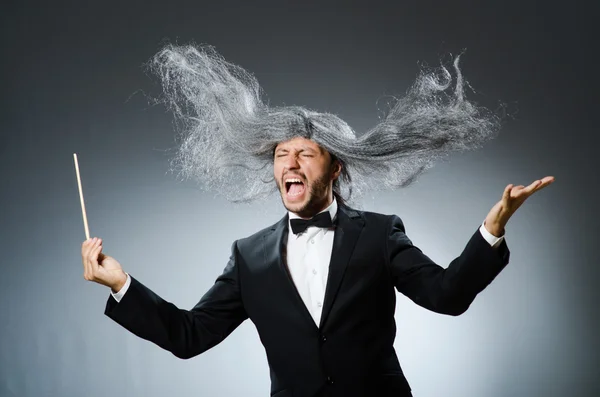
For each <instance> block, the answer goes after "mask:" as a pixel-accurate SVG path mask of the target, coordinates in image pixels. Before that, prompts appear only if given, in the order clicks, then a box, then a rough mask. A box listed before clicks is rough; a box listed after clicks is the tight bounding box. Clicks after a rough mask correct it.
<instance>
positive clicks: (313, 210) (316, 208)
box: [293, 196, 333, 219]
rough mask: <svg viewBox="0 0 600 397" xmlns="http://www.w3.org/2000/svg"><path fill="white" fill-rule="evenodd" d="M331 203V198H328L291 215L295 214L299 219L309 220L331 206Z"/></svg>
mask: <svg viewBox="0 0 600 397" xmlns="http://www.w3.org/2000/svg"><path fill="white" fill-rule="evenodd" d="M331 203H333V196H331V197H328V198H327V199H326V200H324V201H322V202H319V203H314V205H311V206H308V207H307V208H304V210H303V211H300V212H293V213H294V214H296V215H297V216H299V217H300V218H303V219H310V218H312V217H313V216H315V215H317V214H318V213H319V212H322V211H323V210H325V208H327V207H329V206H330V205H331Z"/></svg>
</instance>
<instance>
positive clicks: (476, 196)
mask: <svg viewBox="0 0 600 397" xmlns="http://www.w3.org/2000/svg"><path fill="white" fill-rule="evenodd" d="M204 3H206V4H204ZM217 3H218V2H216V1H213V2H201V1H195V2H185V3H184V2H171V4H170V5H167V2H158V1H153V2H148V1H145V2H142V1H129V2H121V3H118V2H112V3H110V2H100V1H98V2H88V3H87V4H85V2H77V3H76V2H73V3H72V4H68V3H60V2H43V1H37V2H23V1H21V2H16V1H13V2H9V3H8V4H7V3H4V5H3V7H2V12H1V13H0V15H1V17H0V18H1V20H0V26H1V27H0V28H1V29H2V52H1V54H2V62H1V63H0V67H1V68H2V73H1V74H0V78H1V79H2V80H1V83H2V84H1V87H2V88H1V91H0V92H1V93H2V94H1V95H2V97H1V101H2V102H1V105H2V106H1V108H0V112H1V113H0V115H1V117H0V132H1V136H0V186H1V187H0V189H1V195H0V232H1V238H0V253H1V258H2V259H1V260H0V263H1V272H0V298H1V302H2V303H1V304H0V333H1V334H0V336H1V337H0V352H1V357H0V395H2V396H36V397H38V396H106V395H113V396H114V395H133V396H165V395H168V396H217V395H219V396H267V395H268V394H269V373H268V366H267V362H266V357H265V354H264V350H263V348H262V346H261V344H260V341H259V339H258V336H257V333H256V329H255V328H254V326H253V325H252V323H251V322H249V321H247V322H245V323H244V324H242V326H241V327H240V328H239V329H237V330H236V331H235V332H234V333H233V334H232V335H231V336H230V337H229V338H228V339H227V340H226V341H224V342H223V343H222V344H220V345H219V346H217V347H215V348H213V349H212V350H210V351H208V352H207V353H205V354H204V355H201V356H199V357H196V358H194V359H191V360H186V361H184V360H179V359H177V358H175V357H174V356H172V355H171V354H170V353H168V352H166V351H163V350H161V349H160V348H158V347H156V346H154V345H153V344H151V343H149V342H146V341H143V340H140V339H137V338H136V337H134V336H133V335H131V334H129V333H128V332H127V331H125V330H124V329H123V328H121V327H120V326H118V325H117V324H115V323H114V322H112V321H111V320H110V319H109V318H107V317H105V316H104V315H103V310H104V305H105V301H106V299H107V298H108V290H107V289H106V288H104V287H101V286H98V285H95V284H92V283H89V282H86V281H84V279H83V277H82V273H83V272H82V266H81V259H80V245H81V242H82V241H83V239H84V234H83V226H82V220H81V214H80V209H79V198H78V194H77V185H76V179H75V172H74V169H73V162H72V153H73V152H77V153H79V159H80V167H81V173H82V178H83V186H84V193H85V197H86V204H87V209H88V216H89V221H90V228H91V232H92V235H94V236H100V237H102V238H103V239H104V240H105V251H106V252H107V253H108V254H111V255H113V256H115V257H116V258H117V259H118V260H119V261H120V262H121V263H122V264H123V266H124V268H125V269H126V270H127V271H128V272H130V273H131V274H133V275H135V276H136V277H137V278H138V279H139V280H141V281H142V282H144V283H145V284H146V285H147V286H149V287H150V288H152V289H153V290H154V291H156V292H157V293H159V294H160V295H161V296H163V297H164V298H166V299H167V300H170V301H172V302H174V303H176V304H177V305H179V306H180V307H184V308H191V307H192V306H193V305H194V304H195V303H196V302H197V301H198V300H199V299H200V297H201V296H202V294H203V293H204V292H205V291H206V290H207V289H208V288H209V287H210V285H211V284H212V283H213V282H214V280H215V278H216V276H217V275H218V274H219V273H220V272H221V271H222V269H223V267H224V266H225V263H226V261H227V259H228V256H229V249H230V246H231V243H232V241H233V240H234V239H237V238H241V237H245V236H247V235H249V234H251V233H253V232H255V231H257V230H258V229H260V228H262V227H265V226H267V225H268V224H270V223H272V222H275V221H276V220H278V219H279V218H280V217H281V216H282V215H283V214H284V209H283V207H282V205H281V203H280V200H279V199H278V198H277V197H273V198H272V199H271V200H269V201H267V202H264V203H260V204H255V205H238V206H234V205H230V204H227V203H226V202H224V200H223V199H222V198H220V197H215V196H214V195H213V194H210V193H205V192H202V191H200V190H199V189H198V188H197V187H196V186H195V185H194V184H193V183H191V182H181V181H178V179H177V176H176V175H174V174H173V173H170V172H169V160H170V159H171V156H172V153H173V148H174V146H175V144H176V142H175V136H176V135H175V133H174V132H173V124H172V120H171V117H170V114H169V113H168V112H167V111H166V110H165V109H164V108H163V107H160V106H152V105H151V104H150V103H149V102H148V100H147V97H146V96H145V94H149V95H157V94H158V93H159V90H158V85H157V82H156V80H155V79H153V78H151V77H150V76H148V75H146V74H145V73H144V71H143V69H142V64H143V63H144V62H145V61H147V60H148V59H149V58H150V57H151V56H152V55H153V54H154V53H155V52H156V51H157V50H158V49H159V48H160V47H161V45H162V44H163V43H165V40H169V41H171V42H179V43H188V42H189V41H191V40H194V41H196V42H199V43H209V44H212V45H215V46H216V48H217V50H218V51H220V52H221V53H222V54H223V55H224V56H225V57H226V58H227V59H228V60H230V61H233V62H235V63H238V64H240V65H242V66H244V67H245V68H247V69H248V70H250V71H252V72H253V73H255V75H256V76H257V78H258V79H259V81H260V82H261V83H262V85H263V87H264V89H265V91H266V93H267V95H268V98H269V101H270V103H272V104H276V105H281V104H301V105H306V106H308V107H311V108H314V109H317V110H322V111H330V112H333V113H336V114H338V115H340V116H341V117H342V118H344V119H345V120H347V121H348V122H349V123H350V125H351V126H353V127H354V128H355V130H356V131H357V132H359V133H360V132H363V131H365V130H366V129H368V128H369V127H370V126H372V125H373V124H374V123H376V122H377V120H378V117H379V116H380V114H381V111H380V110H379V109H384V108H385V106H384V104H385V96H386V95H391V94H402V93H403V92H405V90H406V89H407V88H408V87H409V85H410V84H411V83H412V81H413V80H414V77H415V75H416V73H417V72H418V70H419V63H427V64H429V65H436V64H437V63H438V60H439V59H440V57H446V58H447V55H448V54H449V53H452V54H456V53H458V52H460V51H461V50H462V49H463V48H466V49H467V52H466V53H465V55H464V57H463V61H462V65H463V71H464V73H465V76H466V78H467V79H468V80H469V82H470V83H471V85H472V86H473V87H474V88H475V89H476V91H477V92H476V93H475V94H473V93H471V94H470V97H471V98H472V99H475V100H476V101H477V102H479V103H480V104H483V105H486V106H488V107H491V108H496V107H497V106H498V104H499V103H501V102H504V103H506V104H507V106H508V109H509V111H510V112H511V114H512V117H511V118H509V119H507V122H506V124H505V125H504V127H503V129H502V132H501V134H500V136H499V137H498V138H497V139H496V140H494V141H491V142H490V143H488V144H487V145H486V146H485V147H484V148H483V149H481V150H479V151H477V152H472V153H465V154H461V155H455V156H453V157H451V158H450V159H449V160H448V161H445V162H443V163H439V164H438V166H437V167H436V168H434V169H433V170H431V171H430V172H428V173H426V174H425V175H424V176H423V177H422V178H421V179H420V180H419V181H418V182H417V183H416V184H415V185H413V186H411V187H410V188H407V189H404V190H402V191H397V192H386V193H373V194H371V195H369V196H367V197H365V199H364V200H363V201H362V202H361V206H362V208H364V209H368V210H372V211H377V212H382V213H388V214H391V213H395V214H397V215H399V216H400V217H401V218H402V219H403V220H404V223H405V225H406V228H407V234H408V235H409V237H410V238H411V239H412V240H413V242H414V243H415V244H416V245H417V246H419V247H420V248H421V249H422V250H423V251H424V252H425V253H426V254H428V255H429V256H430V257H432V258H433V259H434V260H436V261H438V263H440V264H441V265H442V266H447V264H448V263H449V262H450V261H451V260H452V259H453V258H454V257H455V256H457V255H458V254H459V253H460V252H461V251H462V249H463V247H464V245H465V244H466V242H467V241H468V239H469V237H470V236H471V234H472V233H473V232H474V231H475V230H476V229H477V228H478V227H479V225H480V224H481V222H482V221H483V219H484V218H485V215H486V214H487V212H488V211H489V209H490V208H491V207H492V206H493V205H494V204H495V203H496V202H497V201H498V200H499V199H500V196H501V194H502V191H503V189H504V187H505V186H506V185H507V184H509V183H514V184H529V183H530V182H532V181H533V180H535V179H537V178H541V177H543V176H546V175H554V176H555V177H556V181H555V183H554V184H553V185H551V186H550V187H548V188H547V189H545V190H543V191H541V192H540V193H538V194H537V195H535V196H533V197H532V198H531V199H530V201H528V202H526V203H525V205H524V206H523V207H521V209H519V210H518V212H517V213H516V215H515V216H514V218H513V219H511V221H510V222H509V224H508V227H507V232H506V238H507V242H508V246H509V248H510V249H511V253H512V254H511V262H510V264H509V265H508V267H507V268H506V269H505V270H504V271H503V272H502V273H501V274H500V275H499V277H498V278H497V279H496V280H495V281H494V282H493V283H492V284H491V285H490V287H489V288H488V289H486V290H485V291H484V292H483V293H482V294H481V295H480V296H479V297H478V298H477V299H476V301H475V303H474V304H473V305H472V307H471V308H470V310H469V311H468V312H467V313H465V314H464V315H462V316H460V317H448V316H442V315H437V314H434V313H431V312H428V311H426V310H425V309H422V308H420V307H417V306H416V305H415V304H413V303H412V302H411V301H409V300H408V299H406V298H405V297H404V296H401V295H399V296H398V300H399V302H398V309H397V316H396V318H397V323H398V337H397V339H396V343H395V347H396V348H397V351H398V354H399V357H400V361H401V364H402V366H403V368H404V370H405V372H406V375H407V377H408V379H409V382H410V383H411V385H412V387H413V391H414V394H415V396H417V397H426V396H461V397H462V396H491V397H496V396H497V397H506V396H515V397H516V396H523V397H525V396H527V397H530V396H567V395H568V396H597V395H599V394H600V382H599V381H598V377H599V376H600V370H599V368H600V359H599V354H598V351H599V347H600V346H599V343H598V337H597V335H598V334H600V333H599V331H600V327H599V322H598V320H597V317H598V316H597V311H598V309H597V307H598V297H599V294H598V292H597V288H596V283H597V280H598V278H599V276H600V272H599V271H598V267H597V266H596V263H595V258H596V249H595V248H594V245H595V244H597V236H598V233H597V230H598V225H597V223H598V210H597V202H598V182H597V181H598V178H597V173H596V172H595V170H597V166H596V161H597V159H596V158H594V157H593V155H595V154H596V143H597V141H598V140H597V136H596V134H595V133H596V131H597V128H596V125H594V123H593V122H592V117H593V116H595V114H593V113H592V112H594V111H596V109H592V106H591V105H592V104H597V100H595V98H596V92H597V91H595V89H596V88H598V85H597V67H596V65H597V64H596V63H595V61H596V55H595V54H594V53H593V51H595V50H594V48H597V43H596V42H595V41H594V34H593V32H592V29H591V14H592V11H593V10H592V9H591V8H592V7H589V6H586V5H585V4H584V3H583V2H580V3H578V2H568V3H561V4H560V5H559V4H556V5H554V4H552V3H548V2H544V3H539V2H538V5H534V3H533V2H530V3H531V4H527V3H526V2H507V1H503V2H495V3H496V4H497V5H487V6H483V5H473V4H471V5H469V4H466V3H461V2H451V3H452V5H450V2H447V3H442V2H441V1H439V2H437V3H422V4H421V5H418V6H416V5H414V4H407V3H406V4H405V3H403V2H400V1H388V2H374V1H369V2H367V1H363V2H360V3H359V2H346V3H344V5H343V6H333V5H332V4H327V3H324V2H319V3H314V4H309V3H307V2H298V3H297V4H295V5H291V4H285V3H286V2H283V1H279V2H272V3H270V4H268V3H265V2H262V3H258V2H248V1H239V2H238V3H237V4H235V3H233V2H223V3H224V4H223V5H217ZM289 3H291V2H289ZM490 3H492V2H490ZM589 3H590V4H591V2H589ZM367 4H368V5H367ZM592 95H593V96H592Z"/></svg>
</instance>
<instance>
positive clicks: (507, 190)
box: [502, 183, 513, 202]
mask: <svg viewBox="0 0 600 397" xmlns="http://www.w3.org/2000/svg"><path fill="white" fill-rule="evenodd" d="M512 189H513V184H512V183H511V184H510V185H508V186H506V187H505V188H504V193H503V194H502V201H504V202H508V200H509V199H510V192H511V190H512Z"/></svg>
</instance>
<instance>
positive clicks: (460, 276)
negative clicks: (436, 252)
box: [387, 216, 510, 316]
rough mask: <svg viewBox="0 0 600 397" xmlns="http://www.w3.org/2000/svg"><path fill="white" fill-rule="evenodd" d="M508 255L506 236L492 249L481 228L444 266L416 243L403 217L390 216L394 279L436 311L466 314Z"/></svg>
mask: <svg viewBox="0 0 600 397" xmlns="http://www.w3.org/2000/svg"><path fill="white" fill-rule="evenodd" d="M509 257H510V251H509V250H508V246H507V244H506V239H503V241H502V243H501V244H500V245H499V246H498V247H496V248H493V247H491V246H490V244H489V243H488V242H487V241H485V239H484V238H483V236H482V235H481V232H480V231H479V229H478V230H476V231H475V233H474V234H473V236H472V237H471V239H470V240H469V242H468V243H467V245H466V247H465V248H464V250H463V252H462V253H461V254H460V256H459V257H457V258H455V259H454V260H453V261H452V262H450V265H449V266H448V267H447V268H443V267H441V266H439V265H437V264H436V263H434V262H433V261H432V260H431V259H430V258H429V257H427V256H426V255H425V254H423V252H422V251H421V250H420V249H419V248H417V247H416V246H414V245H413V243H412V242H411V241H410V239H409V238H408V237H407V236H406V234H405V229H404V224H403V223H402V220H401V219H400V218H398V217H397V216H392V217H391V218H390V223H389V228H388V239H387V258H388V259H389V267H390V274H391V277H392V282H393V284H394V286H395V287H396V289H397V290H398V291H399V292H400V293H402V294H404V295H406V296H407V297H408V298H410V299H411V300H412V301H413V302H415V303H416V304H418V305H420V306H422V307H424V308H426V309H429V310H432V311H434V312H437V313H442V314H449V315H453V316H457V315H460V314H462V313H464V312H465V311H466V310H467V309H468V308H469V306H470V305H471V303H472V302H473V300H474V299H475V297H476V296H477V294H479V293H480V292H481V291H483V289H484V288H485V287H487V286H488V285H489V284H490V283H491V282H492V280H494V278H495V277H496V276H497V275H498V274H499V273H500V272H501V271H502V269H503V268H504V267H505V266H506V265H507V264H508V261H509Z"/></svg>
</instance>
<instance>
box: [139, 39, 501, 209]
mask: <svg viewBox="0 0 600 397" xmlns="http://www.w3.org/2000/svg"><path fill="white" fill-rule="evenodd" d="M458 61H459V57H456V58H455V59H454V65H453V66H454V71H455V73H456V80H455V83H454V84H453V81H454V79H453V78H452V75H451V73H450V72H449V70H448V69H447V68H445V67H443V66H441V67H439V68H437V69H428V70H423V71H422V72H421V73H420V75H419V76H418V77H417V79H416V81H415V83H414V85H413V86H412V87H411V88H410V89H409V90H408V91H407V93H406V95H405V96H404V97H402V98H398V99H396V101H395V103H394V104H393V106H391V107H390V110H389V112H388V113H387V115H386V116H385V117H384V118H383V119H382V120H381V121H380V122H379V123H378V124H377V125H375V126H374V127H373V128H372V129H371V130H369V131H367V132H366V133H364V134H362V135H360V136H358V137H357V135H356V134H355V133H354V131H353V130H352V128H350V126H349V125H348V124H347V123H346V122H345V121H344V120H342V119H340V118H339V117H337V116H336V115H334V114H329V113H322V112H316V111H313V110H309V109H307V108H304V107H300V106H282V107H279V106H269V105H267V104H266V103H265V101H263V97H264V95H263V93H262V91H261V88H260V86H259V84H258V82H257V80H256V78H255V77H254V76H253V75H251V74H250V73H249V72H248V71H246V70H244V69H243V68H241V67H240V66H237V65H234V64H232V63H229V62H227V61H226V60H225V59H224V58H223V57H222V56H221V55H220V54H218V53H217V52H216V51H215V49H214V48H213V47H211V46H196V45H183V46H175V45H167V46H166V47H164V48H163V49H162V50H161V51H160V52H158V53H157V54H156V55H155V56H154V57H153V58H152V60H151V61H150V62H149V64H148V65H149V67H150V70H151V71H152V72H154V73H156V74H157V75H158V76H159V77H160V80H161V82H162V87H163V91H164V97H163V99H164V102H165V103H166V104H167V106H168V107H169V108H170V109H171V110H172V111H173V112H174V115H175V119H176V121H177V123H178V125H179V127H180V129H181V133H182V135H181V142H180V145H179V147H178V152H177V155H176V157H175V159H174V161H173V164H174V165H175V167H176V168H177V169H178V171H179V172H180V173H181V175H183V176H184V177H187V178H193V179H196V180H198V181H199V182H200V183H201V186H202V187H204V188H205V189H208V190H210V191H213V192H217V193H219V194H222V195H224V196H225V197H226V198H227V199H228V200H230V201H233V202H249V201H253V200H255V199H259V198H262V197H265V196H268V195H270V194H271V193H273V192H274V191H276V189H277V188H276V184H275V183H274V178H273V168H272V164H273V151H274V149H275V147H276V145H277V144H278V143H280V142H283V141H286V140H289V139H291V138H294V137H298V136H299V137H305V138H309V139H312V140H313V141H315V142H316V143H318V144H319V145H321V146H322V147H323V148H325V149H326V150H327V151H329V153H331V154H332V156H333V158H335V159H337V160H338V161H340V162H341V163H342V165H343V172H342V175H341V176H340V178H338V180H337V181H336V182H335V184H334V194H335V196H336V197H337V198H338V200H341V201H342V202H343V201H344V199H349V198H350V196H351V195H353V197H360V195H361V193H364V192H365V191H367V190H369V189H374V190H377V189H396V188H400V187H405V186H407V185H409V184H410V183H412V182H413V181H415V180H416V178H417V177H418V176H419V175H420V174H422V173H423V172H424V171H425V170H427V169H428V168H430V167H431V166H433V164H434V163H435V162H436V160H438V159H440V158H441V157H443V156H446V155H447V154H449V153H450V152H454V151H462V150H471V149H475V148H478V147H480V146H481V144H482V143H483V142H484V141H486V140H488V139H490V138H492V137H494V136H495V135H496V132H497V130H498V126H499V119H498V117H497V116H495V115H493V114H492V113H491V112H489V111H487V110H486V109H484V108H481V107H478V106H476V105H474V104H473V103H471V102H469V101H467V100H466V99H465V98H464V85H465V83H464V82H463V78H462V75H461V72H460V69H459V67H458Z"/></svg>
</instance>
